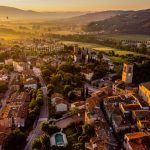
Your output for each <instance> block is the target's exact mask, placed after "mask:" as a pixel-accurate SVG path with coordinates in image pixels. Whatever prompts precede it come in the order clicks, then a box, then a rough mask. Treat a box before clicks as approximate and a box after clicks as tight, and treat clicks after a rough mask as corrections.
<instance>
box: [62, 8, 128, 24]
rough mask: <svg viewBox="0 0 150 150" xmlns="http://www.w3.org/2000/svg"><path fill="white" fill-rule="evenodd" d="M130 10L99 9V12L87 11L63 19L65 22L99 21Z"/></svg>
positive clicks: (85, 22) (84, 22)
mask: <svg viewBox="0 0 150 150" xmlns="http://www.w3.org/2000/svg"><path fill="white" fill-rule="evenodd" d="M129 12H131V11H122V10H114V11H113V10H111V11H101V12H94V13H87V14H84V15H80V16H75V17H72V18H68V19H65V20H63V22H66V23H75V24H81V25H82V24H88V23H90V22H93V21H100V20H105V19H108V18H111V17H114V16H117V15H120V14H127V13H129Z"/></svg>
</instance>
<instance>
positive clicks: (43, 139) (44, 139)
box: [40, 134, 50, 150]
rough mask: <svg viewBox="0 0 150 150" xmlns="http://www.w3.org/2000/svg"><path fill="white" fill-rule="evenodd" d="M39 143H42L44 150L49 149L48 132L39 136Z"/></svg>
mask: <svg viewBox="0 0 150 150" xmlns="http://www.w3.org/2000/svg"><path fill="white" fill-rule="evenodd" d="M40 141H41V143H42V144H43V145H44V147H45V149H46V150H49V148H50V137H49V135H48V134H43V135H41V137H40Z"/></svg>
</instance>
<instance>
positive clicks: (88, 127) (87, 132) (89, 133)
mask: <svg viewBox="0 0 150 150" xmlns="http://www.w3.org/2000/svg"><path fill="white" fill-rule="evenodd" d="M82 131H83V134H85V135H87V136H89V137H91V136H93V135H94V133H95V132H94V127H93V126H92V125H90V124H84V125H83V126H82Z"/></svg>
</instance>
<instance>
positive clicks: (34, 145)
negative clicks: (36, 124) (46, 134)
mask: <svg viewBox="0 0 150 150" xmlns="http://www.w3.org/2000/svg"><path fill="white" fill-rule="evenodd" d="M41 147H42V143H41V141H40V139H35V140H34V141H33V143H32V149H33V150H40V149H41Z"/></svg>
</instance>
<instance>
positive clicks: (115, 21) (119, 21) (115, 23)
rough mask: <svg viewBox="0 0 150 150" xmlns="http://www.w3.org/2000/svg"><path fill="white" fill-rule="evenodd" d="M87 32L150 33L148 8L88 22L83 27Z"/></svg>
mask: <svg viewBox="0 0 150 150" xmlns="http://www.w3.org/2000/svg"><path fill="white" fill-rule="evenodd" d="M85 30H86V31H89V32H95V31H98V32H101V33H106V34H107V33H111V34H114V33H115V34H116V33H125V34H150V9H148V10H140V11H133V12H128V13H127V14H120V15H117V16H114V17H112V18H109V19H106V20H103V21H97V22H92V23H89V24H88V25H87V26H86V27H85Z"/></svg>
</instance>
